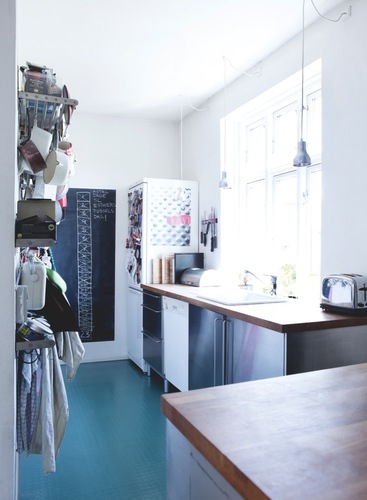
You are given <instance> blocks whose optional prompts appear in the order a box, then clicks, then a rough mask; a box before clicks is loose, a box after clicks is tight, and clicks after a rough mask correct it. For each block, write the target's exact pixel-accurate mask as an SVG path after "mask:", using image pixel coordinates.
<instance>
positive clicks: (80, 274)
mask: <svg viewBox="0 0 367 500" xmlns="http://www.w3.org/2000/svg"><path fill="white" fill-rule="evenodd" d="M115 221H116V191H115V190H110V189H108V190H107V189H81V188H78V189H77V188H71V189H69V191H68V193H67V207H66V209H65V217H64V220H62V221H61V222H60V224H59V225H58V227H57V242H56V245H55V246H54V247H53V248H52V254H53V258H54V262H55V266H56V270H57V271H58V272H59V273H60V274H61V276H62V277H63V278H64V280H65V281H66V283H67V287H68V288H67V291H66V296H67V298H68V300H69V302H70V305H71V307H72V309H73V311H74V313H75V315H76V317H77V319H78V324H79V334H80V338H81V339H82V341H83V342H98V341H110V340H114V337H115V333H114V332H115V329H114V326H115Z"/></svg>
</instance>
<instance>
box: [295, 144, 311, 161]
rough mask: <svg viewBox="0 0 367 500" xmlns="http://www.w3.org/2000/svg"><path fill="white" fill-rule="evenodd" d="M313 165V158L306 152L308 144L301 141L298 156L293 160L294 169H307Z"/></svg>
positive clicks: (298, 145) (298, 146)
mask: <svg viewBox="0 0 367 500" xmlns="http://www.w3.org/2000/svg"><path fill="white" fill-rule="evenodd" d="M308 165H311V158H310V156H309V154H308V153H307V151H306V142H305V141H304V140H302V139H301V140H300V141H299V142H298V144H297V154H296V156H295V157H294V160H293V166H294V167H307V166H308Z"/></svg>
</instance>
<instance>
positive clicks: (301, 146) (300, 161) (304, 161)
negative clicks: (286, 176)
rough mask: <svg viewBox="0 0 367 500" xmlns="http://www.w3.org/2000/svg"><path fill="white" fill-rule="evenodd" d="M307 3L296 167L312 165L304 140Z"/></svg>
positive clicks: (303, 25) (294, 161) (294, 163)
mask: <svg viewBox="0 0 367 500" xmlns="http://www.w3.org/2000/svg"><path fill="white" fill-rule="evenodd" d="M305 3H306V0H303V12H302V70H301V73H302V83H301V137H300V140H299V142H298V144H297V154H296V156H295V157H294V160H293V166H294V167H307V166H308V165H311V158H310V156H309V154H308V153H307V150H306V141H304V140H303V110H304V103H303V100H304V97H303V96H304V70H305Z"/></svg>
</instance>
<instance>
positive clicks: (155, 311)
mask: <svg viewBox="0 0 367 500" xmlns="http://www.w3.org/2000/svg"><path fill="white" fill-rule="evenodd" d="M142 307H144V308H145V309H148V310H149V311H152V312H154V313H159V314H160V313H161V312H162V311H161V310H160V309H158V310H157V309H153V308H152V307H149V306H145V305H144V304H142Z"/></svg>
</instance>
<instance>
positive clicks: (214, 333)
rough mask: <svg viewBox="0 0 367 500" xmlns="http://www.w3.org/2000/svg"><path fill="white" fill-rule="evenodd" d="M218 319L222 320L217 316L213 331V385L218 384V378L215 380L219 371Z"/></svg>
mask: <svg viewBox="0 0 367 500" xmlns="http://www.w3.org/2000/svg"><path fill="white" fill-rule="evenodd" d="M217 321H222V319H221V318H215V320H214V332H213V339H214V349H213V351H214V363H213V364H214V374H213V386H214V387H215V386H216V380H215V375H216V373H217Z"/></svg>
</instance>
